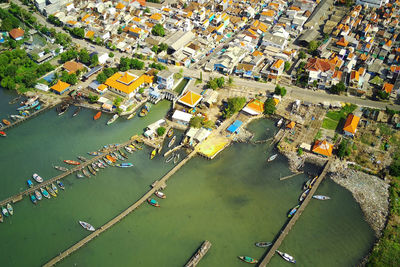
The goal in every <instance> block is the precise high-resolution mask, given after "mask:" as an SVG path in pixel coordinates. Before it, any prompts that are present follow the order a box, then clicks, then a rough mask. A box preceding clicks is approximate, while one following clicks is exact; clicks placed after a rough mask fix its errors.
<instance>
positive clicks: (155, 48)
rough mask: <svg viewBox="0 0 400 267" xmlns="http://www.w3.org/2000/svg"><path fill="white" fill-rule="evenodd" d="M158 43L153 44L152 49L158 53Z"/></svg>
mask: <svg viewBox="0 0 400 267" xmlns="http://www.w3.org/2000/svg"><path fill="white" fill-rule="evenodd" d="M158 49H159V48H158V45H153V47H152V48H151V51H153V52H154V53H156V54H158Z"/></svg>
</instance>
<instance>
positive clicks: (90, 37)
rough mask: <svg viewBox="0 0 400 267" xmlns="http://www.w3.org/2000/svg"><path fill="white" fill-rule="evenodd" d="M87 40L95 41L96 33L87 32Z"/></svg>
mask: <svg viewBox="0 0 400 267" xmlns="http://www.w3.org/2000/svg"><path fill="white" fill-rule="evenodd" d="M85 38H86V39H89V40H90V39H93V38H94V31H87V32H86V34H85Z"/></svg>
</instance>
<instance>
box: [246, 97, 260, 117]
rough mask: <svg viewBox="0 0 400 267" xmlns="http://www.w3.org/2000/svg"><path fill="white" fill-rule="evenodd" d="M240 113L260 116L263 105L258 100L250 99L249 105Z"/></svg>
mask: <svg viewBox="0 0 400 267" xmlns="http://www.w3.org/2000/svg"><path fill="white" fill-rule="evenodd" d="M242 111H244V112H246V113H247V114H249V115H252V116H255V115H260V114H262V113H263V112H264V103H263V102H261V101H260V100H258V99H252V100H250V102H249V103H247V105H246V106H245V107H244V108H243V109H242Z"/></svg>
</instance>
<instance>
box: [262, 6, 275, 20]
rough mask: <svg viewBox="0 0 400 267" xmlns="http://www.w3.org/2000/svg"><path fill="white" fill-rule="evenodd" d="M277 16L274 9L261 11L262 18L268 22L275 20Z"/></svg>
mask: <svg viewBox="0 0 400 267" xmlns="http://www.w3.org/2000/svg"><path fill="white" fill-rule="evenodd" d="M275 17H276V11H275V10H272V9H268V10H264V11H263V12H261V13H260V20H261V21H266V22H269V23H271V22H273V21H274V19H275Z"/></svg>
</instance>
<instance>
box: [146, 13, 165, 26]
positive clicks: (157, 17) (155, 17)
mask: <svg viewBox="0 0 400 267" xmlns="http://www.w3.org/2000/svg"><path fill="white" fill-rule="evenodd" d="M149 22H151V23H153V24H162V23H163V22H164V16H163V15H162V14H161V13H154V14H152V15H151V16H150V18H149Z"/></svg>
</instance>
